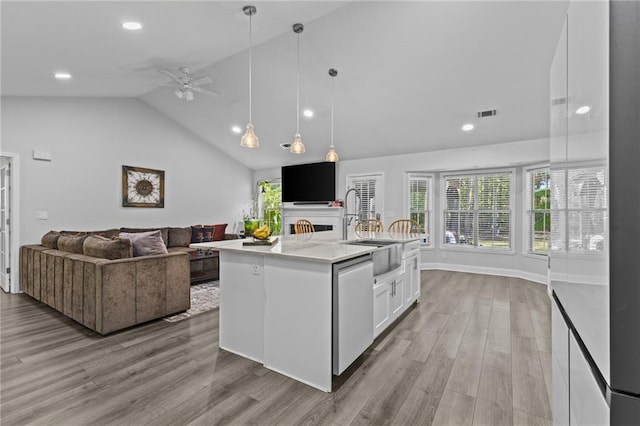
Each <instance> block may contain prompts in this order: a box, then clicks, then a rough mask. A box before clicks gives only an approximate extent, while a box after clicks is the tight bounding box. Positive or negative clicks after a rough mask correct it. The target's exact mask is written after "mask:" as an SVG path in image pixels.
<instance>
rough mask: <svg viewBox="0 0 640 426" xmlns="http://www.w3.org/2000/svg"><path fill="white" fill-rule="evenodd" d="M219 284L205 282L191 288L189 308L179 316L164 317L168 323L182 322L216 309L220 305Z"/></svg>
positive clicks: (217, 282) (216, 282)
mask: <svg viewBox="0 0 640 426" xmlns="http://www.w3.org/2000/svg"><path fill="white" fill-rule="evenodd" d="M219 284H220V282H219V281H207V282H206V283H201V284H195V285H192V286H191V308H189V310H187V311H186V312H182V313H181V314H177V315H172V316H170V317H165V318H163V320H165V321H168V322H177V321H182V320H185V319H187V318H191V317H192V316H194V315H198V314H201V313H203V312H207V311H210V310H212V309H217V308H218V305H219V303H220V286H219Z"/></svg>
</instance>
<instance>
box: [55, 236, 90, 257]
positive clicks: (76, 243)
mask: <svg viewBox="0 0 640 426" xmlns="http://www.w3.org/2000/svg"><path fill="white" fill-rule="evenodd" d="M85 238H87V236H86V235H65V234H63V235H60V238H58V250H62V251H68V252H70V253H76V254H84V249H83V244H84V240H85Z"/></svg>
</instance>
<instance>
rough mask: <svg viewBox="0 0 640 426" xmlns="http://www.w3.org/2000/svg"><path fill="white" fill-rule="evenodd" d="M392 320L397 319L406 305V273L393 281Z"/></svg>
mask: <svg viewBox="0 0 640 426" xmlns="http://www.w3.org/2000/svg"><path fill="white" fill-rule="evenodd" d="M389 287H390V291H391V298H390V299H389V300H390V302H391V320H392V321H393V320H394V319H396V318H397V317H398V316H399V315H400V314H401V313H402V308H403V307H404V306H405V305H404V293H405V291H404V290H405V288H404V274H403V275H400V276H399V277H398V278H396V279H394V280H393V281H391V284H390V286H389Z"/></svg>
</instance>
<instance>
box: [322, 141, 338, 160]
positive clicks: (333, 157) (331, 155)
mask: <svg viewBox="0 0 640 426" xmlns="http://www.w3.org/2000/svg"><path fill="white" fill-rule="evenodd" d="M338 160H339V157H338V153H337V152H336V149H335V148H334V146H333V145H331V146H330V147H329V152H327V156H326V157H325V161H329V162H331V163H337V162H338Z"/></svg>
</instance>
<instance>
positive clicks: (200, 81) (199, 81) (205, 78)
mask: <svg viewBox="0 0 640 426" xmlns="http://www.w3.org/2000/svg"><path fill="white" fill-rule="evenodd" d="M210 83H213V79H212V78H211V77H209V76H208V75H203V76H200V77H196V78H194V79H192V80H191V84H210Z"/></svg>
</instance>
